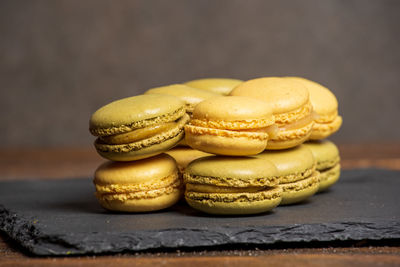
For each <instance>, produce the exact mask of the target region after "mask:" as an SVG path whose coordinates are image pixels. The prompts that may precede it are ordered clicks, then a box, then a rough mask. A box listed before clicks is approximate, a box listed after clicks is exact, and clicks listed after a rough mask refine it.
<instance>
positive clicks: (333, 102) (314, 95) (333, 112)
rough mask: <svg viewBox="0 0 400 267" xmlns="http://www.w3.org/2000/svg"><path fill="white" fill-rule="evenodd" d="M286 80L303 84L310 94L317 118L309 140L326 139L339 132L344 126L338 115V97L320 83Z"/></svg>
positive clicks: (297, 79)
mask: <svg viewBox="0 0 400 267" xmlns="http://www.w3.org/2000/svg"><path fill="white" fill-rule="evenodd" d="M286 78H287V79H290V80H293V81H296V82H299V83H301V84H303V85H304V86H305V87H306V88H307V89H308V92H309V93H310V100H311V104H312V106H313V108H314V111H315V113H316V114H317V116H316V117H315V119H314V122H315V123H314V126H313V129H312V132H311V135H310V138H309V139H310V140H319V139H324V138H327V137H328V136H330V135H332V134H333V133H335V132H337V131H338V130H339V128H340V126H341V125H342V117H341V116H339V115H338V102H337V99H336V96H335V95H334V94H333V93H332V92H331V91H330V90H329V89H328V88H326V87H325V86H322V85H321V84H319V83H316V82H313V81H310V80H307V79H304V78H300V77H286Z"/></svg>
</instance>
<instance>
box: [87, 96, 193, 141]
mask: <svg viewBox="0 0 400 267" xmlns="http://www.w3.org/2000/svg"><path fill="white" fill-rule="evenodd" d="M184 112H185V103H184V102H183V101H182V100H180V99H179V98H177V97H174V96H169V95H139V96H133V97H128V98H123V99H120V100H117V101H114V102H111V103H110V104H108V105H105V106H103V107H102V108H100V109H98V110H97V111H96V112H95V113H94V114H93V115H92V117H91V118H90V122H89V128H90V131H91V133H92V134H93V135H96V136H103V135H112V134H117V133H123V132H128V131H132V130H133V129H137V128H142V127H146V126H150V125H154V124H157V123H162V122H169V121H174V120H176V119H178V118H179V117H181V116H183V114H184Z"/></svg>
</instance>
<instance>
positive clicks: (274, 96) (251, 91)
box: [230, 77, 309, 114]
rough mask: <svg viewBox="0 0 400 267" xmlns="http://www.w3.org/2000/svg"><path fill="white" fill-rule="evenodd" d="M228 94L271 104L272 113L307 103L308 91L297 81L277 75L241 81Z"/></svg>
mask: <svg viewBox="0 0 400 267" xmlns="http://www.w3.org/2000/svg"><path fill="white" fill-rule="evenodd" d="M230 95H233V96H248V97H253V98H257V99H259V100H262V101H264V102H267V103H268V104H269V105H271V107H272V109H273V113H274V114H280V113H286V112H290V111H293V110H296V109H298V108H300V107H302V106H304V105H306V104H307V102H308V101H309V93H308V91H307V88H306V87H305V86H304V85H302V84H301V83H299V82H295V81H292V80H290V79H284V78H279V77H266V78H258V79H253V80H249V81H246V82H243V83H242V84H240V85H238V86H237V87H236V88H234V89H233V90H232V92H231V93H230Z"/></svg>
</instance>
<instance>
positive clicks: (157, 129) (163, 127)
mask: <svg viewBox="0 0 400 267" xmlns="http://www.w3.org/2000/svg"><path fill="white" fill-rule="evenodd" d="M188 119H189V116H188V115H186V114H185V115H184V116H183V117H181V118H180V119H179V120H176V121H173V122H165V123H161V124H158V125H152V126H148V127H145V128H141V129H136V130H133V131H130V132H126V133H121V134H115V135H110V136H101V137H99V141H100V142H101V143H104V144H109V145H123V144H130V143H134V142H137V141H140V140H145V139H148V138H151V137H153V136H156V135H159V134H160V133H163V132H168V131H171V130H173V129H174V128H176V127H182V126H183V125H184V124H185V123H186V121H187V120H188ZM181 125H182V126H181Z"/></svg>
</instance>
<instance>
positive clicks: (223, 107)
mask: <svg viewBox="0 0 400 267" xmlns="http://www.w3.org/2000/svg"><path fill="white" fill-rule="evenodd" d="M193 119H197V120H204V121H215V122H219V121H222V122H223V121H228V122H232V121H239V122H240V121H243V122H246V121H248V122H249V123H251V122H252V121H253V120H260V121H261V123H263V122H262V121H265V122H264V123H266V125H261V127H265V126H268V125H270V124H272V123H273V115H272V110H271V108H270V107H269V106H268V105H265V103H263V102H262V101H259V100H257V99H253V98H250V97H240V96H221V97H216V98H212V99H208V100H206V101H203V102H201V103H200V104H199V105H197V106H196V109H195V110H194V112H193ZM222 127H223V126H221V128H222ZM227 127H229V126H227ZM218 128H219V127H218Z"/></svg>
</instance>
